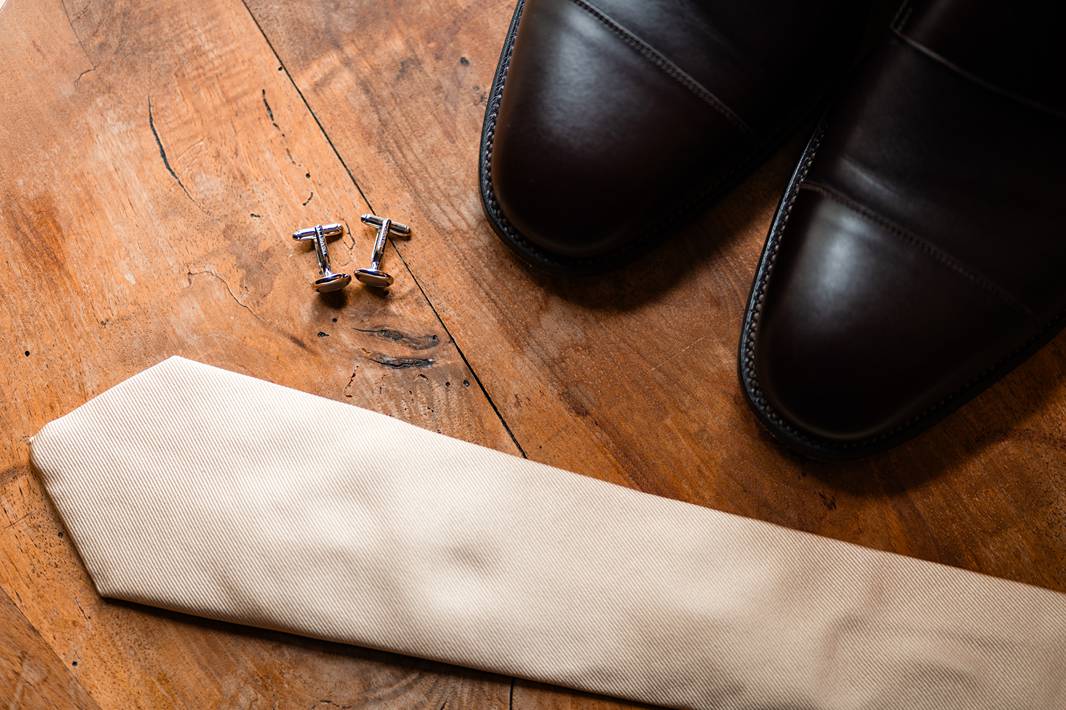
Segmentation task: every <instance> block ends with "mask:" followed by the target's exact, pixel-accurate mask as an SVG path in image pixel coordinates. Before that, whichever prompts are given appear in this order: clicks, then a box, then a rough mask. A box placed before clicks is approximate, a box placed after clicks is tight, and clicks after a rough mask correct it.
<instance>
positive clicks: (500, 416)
mask: <svg viewBox="0 0 1066 710" xmlns="http://www.w3.org/2000/svg"><path fill="white" fill-rule="evenodd" d="M241 5H243V6H244V10H245V12H247V13H248V17H250V18H251V19H252V22H253V23H254V24H255V27H256V29H257V30H259V35H260V36H261V37H262V38H263V41H264V42H266V44H267V47H269V48H270V52H271V53H272V54H273V55H274V58H275V59H276V60H277V61H278V66H280V67H281V70H282V71H283V72H284V73H285V76H286V77H287V78H288V79H289V83H290V84H292V88H293V89H295V90H296V95H297V96H299V97H300V101H302V102H303V105H304V107H305V108H306V109H307V112H308V113H309V114H310V115H311V118H312V119H314V122H315V125H316V126H318V130H319V131H321V132H322V136H323V137H324V138H325V139H326V143H328V144H329V147H330V150H332V151H333V155H334V156H336V158H337V160H338V161H340V164H341V166H342V167H343V168H344V171H345V172H346V173H348V179H349V180H351V181H352V185H354V186H355V189H356V190H357V191H358V192H359V196H360V197H361V198H362V199H363V202H365V203H366V206H367V208H368V209H369V210H370V211H371V212H374V211H375V210H374V205H373V204H372V203H371V202H370V198H369V197H367V194H366V193H365V192H364V191H363V188H362V186H361V185H360V184H359V181H358V180H356V179H355V175H354V174H353V173H352V169H351V168H350V167H348V163H347V161H345V160H344V156H342V155H341V153H340V151H339V150H337V146H335V145H334V144H333V139H332V138H330V136H329V133H328V132H327V131H326V127H325V126H323V125H322V121H320V120H319V118H318V114H316V113H315V110H314V109H313V108H311V104H310V103H309V102H308V101H307V97H305V96H304V93H303V91H301V90H300V87H299V85H298V84H297V83H296V79H295V77H293V75H292V73H291V72H290V71H289V68H288V67H287V66H285V62H284V61H283V60H282V58H281V55H280V54H278V50H277V49H276V48H275V47H274V43H273V42H271V41H270V37H268V36H267V33H266V32H265V31H264V30H263V26H262V25H260V24H259V19H258V18H256V16H255V13H254V12H252V8H250V7H248V3H247V2H246V0H241ZM390 243H391V242H390ZM391 244H392V250H393V251H394V252H395V253H396V256H397V257H398V258H399V259H400V262H401V263H402V264H403V267H404V269H406V270H407V273H408V275H410V277H411V280H412V281H414V282H415V286H417V287H418V291H419V293H421V294H422V298H423V299H425V301H426V304H427V305H429V309H430V310H431V311H432V312H433V317H435V318H436V319H437V322H438V323H440V327H441V328H443V329H444V332H445V334H447V336H448V339H449V340H451V342H452V345H454V346H455V350H456V352H458V353H459V357H460V358H462V361H463V364H464V365H466V369H467V370H469V371H470V375H471V377H473V378H474V381H475V382H476V383H477V386H478V388H479V389H480V390H481V394H482V395H484V397H485V401H487V402H488V403H489V406H490V407H492V411H493V412H494V413H495V414H496V418H497V419H499V421H500V424H502V425H503V428H504V431H506V432H507V435H508V436H509V437H511V442H512V443H513V444H514V445H515V448H517V449H518V452H519V453H520V454H521V455H522V458H529V456H528V455H526V450H525V449H524V448H523V447H522V444H520V443H519V442H518V437H516V436H515V434H514V431H512V430H511V425H510V424H508V423H507V420H506V419H504V417H503V413H502V412H501V411H500V408H499V407H497V406H496V402H494V401H493V399H492V396H491V395H490V394H489V391H488V390H487V389H485V384H484V383H483V382H482V381H481V376H480V375H478V373H477V371H476V370H474V368H473V366H472V365H471V364H470V360H469V358H467V356H466V353H464V352H463V349H462V347H460V345H459V342H458V341H457V340H456V339H455V336H454V335H452V332H451V330H450V329H449V328H448V325H447V324H446V323H445V322H444V319H443V318H441V316H440V313H439V312H438V311H437V307H436V305H434V303H433V301H432V300H431V299H430V298H429V294H427V293H426V290H425V289H424V288H423V287H422V284H421V282H420V281H419V280H418V277H417V276H415V273H414V271H412V270H411V266H410V264H408V263H407V260H406V259H404V257H403V254H401V253H400V250H399V249H398V248H397V247H396V245H395V244H394V243H391Z"/></svg>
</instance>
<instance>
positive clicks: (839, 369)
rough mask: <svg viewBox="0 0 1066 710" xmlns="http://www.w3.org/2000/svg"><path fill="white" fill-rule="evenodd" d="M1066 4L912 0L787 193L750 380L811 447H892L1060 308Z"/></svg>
mask: <svg viewBox="0 0 1066 710" xmlns="http://www.w3.org/2000/svg"><path fill="white" fill-rule="evenodd" d="M1063 15H1064V10H1063V6H1062V4H1061V3H1040V2H1021V3H1012V4H1008V5H1003V4H996V5H992V4H989V3H984V2H980V0H941V1H940V2H925V3H914V4H913V6H911V7H908V8H906V9H905V10H904V11H903V12H902V13H901V15H900V17H899V18H898V20H897V23H896V25H895V27H894V30H893V33H892V34H891V36H890V38H889V39H888V40H887V41H886V42H885V44H884V46H883V47H881V48H880V50H879V51H878V52H877V53H876V54H875V55H874V56H872V57H871V58H870V60H869V62H868V65H867V66H865V67H864V69H863V70H862V72H861V73H860V76H859V78H858V79H857V80H856V81H855V83H854V85H853V86H851V87H850V88H849V89H848V90H847V92H846V93H845V95H844V97H843V98H842V99H841V101H840V102H839V104H838V105H836V106H835V107H834V108H833V109H832V110H831V111H830V113H829V114H828V115H827V117H826V118H825V120H824V122H823V125H822V127H821V128H820V129H819V132H818V133H816V135H815V137H814V138H813V139H812V141H811V143H810V145H809V146H808V148H807V150H806V152H805V154H804V156H803V158H802V160H801V162H800V164H799V167H798V168H797V170H796V173H795V175H794V177H793V178H792V181H791V184H790V186H789V189H788V191H787V192H786V194H785V196H784V198H783V200H782V203H781V206H780V207H779V209H778V213H777V216H776V218H775V220H774V224H773V226H772V228H771V233H770V236H769V239H768V241H767V244H766V248H765V250H764V252H763V256H762V260H761V262H760V265H759V269H758V273H757V275H756V280H755V284H754V286H753V289H752V295H751V298H750V301H749V305H748V311H747V314H746V316H745V324H744V329H743V335H742V339H741V347H740V374H741V379H742V382H743V385H744V389H745V391H746V393H747V397H748V399H749V401H750V403H751V404H752V406H753V408H754V409H755V411H756V413H757V414H758V416H759V418H760V419H761V421H762V422H763V424H764V425H766V427H768V429H769V430H770V431H771V433H772V434H774V435H775V437H776V438H778V439H779V440H781V441H782V442H783V443H785V444H786V445H787V446H789V447H791V448H793V449H796V450H798V451H800V452H802V453H805V454H807V455H810V456H814V457H817V458H850V457H854V456H858V455H862V454H866V453H870V452H873V451H876V450H879V449H883V448H887V447H889V446H891V445H893V444H895V443H898V442H899V441H902V440H903V439H906V438H908V437H910V436H912V435H914V434H916V433H918V432H919V431H921V430H922V429H924V428H926V427H927V426H929V425H930V424H932V423H933V422H935V421H936V420H938V419H939V418H941V417H943V416H945V415H946V414H948V413H950V412H951V411H952V410H954V409H955V408H956V407H958V406H960V405H961V404H962V403H964V402H965V401H967V400H968V399H969V398H971V397H972V396H973V395H974V394H976V393H977V392H979V391H981V390H982V389H983V388H985V387H986V386H987V385H989V384H990V383H991V382H993V381H994V380H995V379H997V378H998V377H1000V376H1002V375H1003V374H1005V373H1006V372H1007V371H1009V370H1010V369H1011V368H1013V367H1014V366H1015V365H1016V364H1018V363H1019V362H1020V361H1021V360H1022V359H1023V358H1024V357H1025V356H1027V355H1028V354H1030V353H1031V352H1032V351H1034V350H1035V349H1036V348H1038V347H1039V346H1040V345H1042V344H1043V343H1045V342H1046V341H1047V340H1048V339H1050V338H1051V337H1052V336H1053V335H1054V334H1055V332H1056V331H1057V330H1058V328H1059V327H1060V326H1061V324H1062V322H1063V314H1064V312H1066V280H1064V279H1063V276H1062V275H1063V273H1064V271H1066V233H1064V228H1063V224H1066V219H1064V218H1066V208H1064V205H1066V200H1064V197H1066V83H1064V82H1063V80H1062V75H1061V72H1062V70H1063V68H1066V44H1064V43H1063V42H1062V41H1061V39H1060V38H1059V36H1058V33H1059V31H1060V28H1061V27H1062V26H1063V25H1062V21H1063V19H1064V17H1063Z"/></svg>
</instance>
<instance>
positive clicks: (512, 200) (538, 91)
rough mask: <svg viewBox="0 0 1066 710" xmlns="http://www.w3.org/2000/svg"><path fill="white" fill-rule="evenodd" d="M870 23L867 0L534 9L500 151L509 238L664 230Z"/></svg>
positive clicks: (786, 115)
mask: <svg viewBox="0 0 1066 710" xmlns="http://www.w3.org/2000/svg"><path fill="white" fill-rule="evenodd" d="M864 16H865V9H864V3H857V2H854V0H802V1H801V0H747V1H746V2H743V3H736V2H732V1H726V0H640V1H639V2H634V1H633V0H526V2H525V4H524V8H523V10H522V15H521V23H520V25H519V28H518V33H517V37H516V40H515V42H514V47H513V54H512V55H511V56H510V63H509V65H507V66H508V70H507V74H506V81H505V83H504V91H503V96H502V100H501V102H500V106H499V112H498V116H497V117H496V123H495V126H494V131H492V132H491V135H492V136H493V139H492V144H491V146H489V149H488V153H489V155H491V167H490V174H491V175H490V176H491V185H489V186H488V187H489V189H490V190H491V193H492V196H491V199H489V200H486V203H487V204H497V205H498V207H499V213H500V214H499V215H498V216H497V218H498V219H499V220H501V221H504V222H506V224H505V227H506V228H505V229H503V230H501V231H503V232H505V233H509V232H513V233H512V234H510V236H511V238H512V240H513V241H520V242H523V243H525V244H527V245H531V246H532V248H533V249H534V250H539V251H542V252H544V253H546V254H547V255H549V256H555V257H560V258H562V259H564V260H565V259H589V258H597V257H602V256H606V255H610V254H612V253H613V252H615V251H617V250H618V249H620V248H622V247H624V246H626V245H632V244H633V243H634V242H636V241H639V240H648V239H656V238H659V237H661V229H660V227H661V225H662V224H663V223H664V222H667V221H670V219H671V218H672V217H673V216H674V215H675V214H676V213H677V212H678V211H679V210H681V209H682V208H683V207H685V206H688V205H690V204H691V203H693V202H694V201H696V200H697V199H698V198H699V197H701V196H703V195H704V194H705V193H707V192H708V191H709V190H713V189H714V188H715V187H716V186H723V187H724V186H726V185H727V184H729V182H730V180H732V179H735V178H736V177H737V173H738V171H739V170H740V169H741V168H742V167H744V166H746V163H748V162H751V160H752V159H753V158H754V157H756V156H757V155H758V154H759V153H760V151H761V150H765V146H767V144H769V143H771V142H772V141H771V138H772V137H775V136H776V135H777V134H778V133H780V131H781V129H782V128H783V127H786V126H788V125H790V124H791V123H793V122H794V120H795V118H796V116H797V114H798V113H799V112H800V111H801V110H802V109H804V108H809V107H810V105H811V104H812V102H813V100H814V99H815V98H816V97H817V95H818V94H820V93H821V92H822V91H823V90H824V89H825V87H826V85H827V83H828V82H829V81H830V78H831V77H835V76H837V75H838V74H839V70H840V68H841V67H842V66H847V61H846V59H844V58H845V57H850V56H851V55H852V53H853V51H854V47H855V45H856V44H857V41H858V37H859V35H860V34H861V30H862V27H863V25H862V19H863V17H864ZM490 113H491V112H490ZM491 214H492V210H491V208H490V215H491ZM497 226H498V229H499V224H498V225H497ZM506 238H508V236H507V234H505V239H506Z"/></svg>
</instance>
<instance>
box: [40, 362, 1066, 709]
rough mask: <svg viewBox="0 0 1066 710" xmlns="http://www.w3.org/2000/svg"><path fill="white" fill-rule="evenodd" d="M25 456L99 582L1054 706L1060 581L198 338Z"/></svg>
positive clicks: (549, 676)
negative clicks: (755, 503)
mask: <svg viewBox="0 0 1066 710" xmlns="http://www.w3.org/2000/svg"><path fill="white" fill-rule="evenodd" d="M32 457H33V462H34V464H35V465H36V467H37V469H38V470H39V472H40V474H41V475H42V477H43V479H44V482H45V485H46V486H47V489H48V493H49V494H50V495H51V497H52V500H53V501H54V502H55V505H56V507H57V508H58V509H59V512H60V514H61V515H62V517H63V520H64V521H65V523H66V525H67V527H68V528H69V531H70V534H71V536H72V537H73V539H74V542H75V544H76V545H77V547H78V549H79V550H80V552H81V555H82V558H83V559H84V561H85V564H86V566H87V567H88V569H89V573H90V574H91V575H92V578H93V581H94V582H95V584H96V588H97V589H98V590H99V592H100V594H102V595H104V596H106V597H114V598H118V599H125V600H129V601H133V602H140V603H143V604H149V605H153V606H158V607H163V608H166V609H172V610H176V611H180V612H186V613H189V614H196V615H199V616H206V617H211V618H215V619H223V620H227V621H233V622H237V623H240V624H250V625H253V626H261V627H266V628H271V629H279V630H283V631H289V632H292V633H296V634H304V635H307V636H313V637H317V638H323V639H329V640H333V641H340V642H344V643H351V644H358V645H360V646H369V647H373V648H378V649H385V650H389V651H395V652H398V653H403V654H409V655H412V656H421V657H424V658H430V659H437V660H441V661H447V662H449V663H454V664H459V665H463V666H469V667H472V668H480V669H485V670H490V671H495V672H497V673H502V674H505V675H516V676H521V677H525V678H531V679H535V680H539V681H544V682H548V683H555V684H559V685H564V686H570V687H573V688H580V689H583V690H588V691H593V692H596V693H604V694H609V695H615V696H619V697H624V698H631V699H634V700H640V701H645V702H648V703H656V704H662V705H668V706H685V707H688V706H693V707H701V708H715V709H716V710H845V709H848V710H852V709H854V710H858V709H859V708H862V709H864V710H875V709H876V710H881V709H883V710H923V709H929V710H945V709H952V708H958V709H960V710H961V709H963V708H965V709H966V710H973V709H974V708H987V709H988V710H1034V709H1047V710H1063V709H1064V708H1066V595H1060V594H1056V593H1053V592H1050V591H1047V590H1043V589H1038V588H1035V587H1030V586H1026V585H1022V584H1018V583H1014V582H1008V581H1004V580H1000V579H994V578H990V577H985V576H981V575H977V574H973V573H969V572H964V571H961V570H958V569H953V568H949V567H944V566H941V565H937V564H931V563H928V562H921V561H918V560H914V559H908V558H904V557H899V556H896V555H891V554H886V553H882V552H875V551H871V550H867V549H864V548H860V547H856V546H853V545H849V544H845V543H841V542H836V541H832V540H828V539H824V538H819V537H816V536H813V535H808V534H804V533H799V532H795V531H791V530H786V529H783V528H780V527H776V526H774V525H769V524H766V523H762V522H758V521H754V520H748V519H744V518H740V517H736V516H733V515H728V514H725V513H721V512H717V511H714V510H708V509H705V508H699V507H697V506H694V505H689V504H686V503H680V502H677V501H672V500H667V499H664V498H659V497H656V496H651V495H647V494H644V493H639V492H636V491H633V490H629V489H626V488H621V487H618V486H614V485H611V484H608V483H603V482H601V481H597V480H594V479H591V478H585V477H582V476H578V475H575V474H572V473H567V472H565V471H561V470H558V469H555V468H550V467H548V466H544V465H541V464H537V463H533V462H530V461H525V460H522V459H518V458H514V457H512V456H508V455H505V454H502V453H499V452H496V451H492V450H489V449H485V448H482V447H480V446H475V445H473V444H468V443H464V442H460V441H456V440H454V439H450V438H448V437H445V436H441V435H439V434H435V433H431V432H428V431H424V430H421V429H418V428H416V427H413V426H410V425H408V424H405V423H403V422H400V421H397V420H395V419H391V418H389V417H386V416H383V415H380V414H375V413H373V412H369V411H365V410H362V409H358V408H356V407H352V406H349V405H346V404H341V403H338V402H334V401H331V400H327V399H322V398H319V397H315V396H312V395H308V394H304V393H301V392H297V391H294V390H291V389H287V388H284V387H280V386H277V385H273V384H270V383H267V382H263V381H261V380H256V379H253V378H251V377H246V376H244V375H238V374H234V373H231V372H227V371H225V370H220V369H216V368H213V367H209V366H207V365H201V364H198V363H195V362H191V361H189V360H183V359H180V358H171V359H169V360H167V361H165V362H163V363H161V364H159V365H156V366H155V367H152V368H150V369H148V370H146V371H144V372H142V373H140V374H138V375H136V376H135V377H133V378H131V379H129V380H127V381H125V382H123V383H122V384H120V385H118V386H116V387H115V388H113V389H111V390H109V391H108V392H106V393H104V394H102V395H100V396H99V397H97V398H96V399H93V400H92V401H90V402H89V403H87V404H85V405H84V406H82V407H80V408H78V409H77V410H75V411H74V412H72V413H71V414H68V415H67V416H65V417H62V418H61V419H58V420H56V421H54V422H52V423H50V424H48V425H47V426H46V427H44V429H42V430H41V432H40V433H39V434H38V435H37V436H36V437H35V438H34V439H33V442H32Z"/></svg>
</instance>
